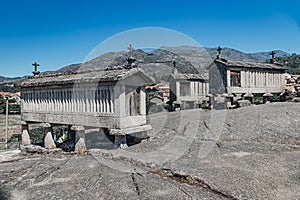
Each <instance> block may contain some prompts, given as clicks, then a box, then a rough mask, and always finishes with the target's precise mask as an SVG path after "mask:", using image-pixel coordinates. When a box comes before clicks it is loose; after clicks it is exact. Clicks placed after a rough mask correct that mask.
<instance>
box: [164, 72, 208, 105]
mask: <svg viewBox="0 0 300 200" xmlns="http://www.w3.org/2000/svg"><path fill="white" fill-rule="evenodd" d="M169 86H170V103H171V104H175V105H174V106H175V107H176V106H177V107H178V108H179V107H180V109H191V108H196V107H198V108H199V104H201V102H202V101H203V100H207V98H206V95H208V94H209V82H208V73H201V74H200V73H197V74H186V73H178V72H177V70H176V69H174V71H173V74H171V76H170V78H169Z"/></svg>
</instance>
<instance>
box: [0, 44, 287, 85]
mask: <svg viewBox="0 0 300 200" xmlns="http://www.w3.org/2000/svg"><path fill="white" fill-rule="evenodd" d="M274 52H275V53H276V56H277V57H282V56H286V55H288V53H286V52H284V51H282V50H276V51H274ZM270 53H271V51H269V52H256V53H244V52H242V51H239V50H236V49H233V48H227V47H224V48H223V49H222V53H221V54H222V57H224V58H225V59H228V60H240V61H250V62H265V61H266V60H267V59H270V57H271V56H270ZM128 56H129V53H128V52H125V51H120V52H108V53H105V54H102V55H100V56H98V57H96V58H94V59H92V60H89V61H87V62H85V63H78V64H71V65H68V66H64V67H62V68H60V69H58V70H56V71H47V72H43V73H53V72H69V71H86V70H98V69H105V68H107V67H111V66H120V65H124V64H126V58H127V57H128ZM133 56H134V57H135V58H136V59H137V61H136V62H137V63H138V64H139V65H140V66H141V67H142V68H143V69H144V70H145V71H146V73H149V74H150V75H151V76H153V77H154V78H155V79H156V80H157V81H166V80H167V77H168V76H169V74H171V73H172V69H173V61H176V68H177V70H178V71H179V72H180V73H197V72H199V71H203V70H204V69H205V67H206V66H208V65H209V64H210V63H211V62H212V61H213V60H214V58H216V56H217V48H211V47H194V46H179V47H165V46H162V47H160V48H158V49H152V50H151V51H143V50H141V49H136V50H134V52H133ZM22 78H23V77H15V78H8V77H1V76H0V83H5V82H15V81H18V80H20V79H22Z"/></svg>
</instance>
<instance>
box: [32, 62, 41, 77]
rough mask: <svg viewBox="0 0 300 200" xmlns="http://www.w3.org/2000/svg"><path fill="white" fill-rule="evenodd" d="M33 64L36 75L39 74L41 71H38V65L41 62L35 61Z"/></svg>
mask: <svg viewBox="0 0 300 200" xmlns="http://www.w3.org/2000/svg"><path fill="white" fill-rule="evenodd" d="M32 66H34V71H33V72H32V73H33V75H34V76H36V75H38V74H39V73H40V72H39V71H38V66H40V64H38V63H37V62H36V61H35V62H34V63H32Z"/></svg>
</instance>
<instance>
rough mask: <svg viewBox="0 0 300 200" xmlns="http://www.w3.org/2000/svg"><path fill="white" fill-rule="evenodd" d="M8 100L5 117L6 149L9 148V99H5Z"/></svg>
mask: <svg viewBox="0 0 300 200" xmlns="http://www.w3.org/2000/svg"><path fill="white" fill-rule="evenodd" d="M5 100H6V116H5V124H6V127H5V148H6V149H7V148H8V97H7V96H6V97H5Z"/></svg>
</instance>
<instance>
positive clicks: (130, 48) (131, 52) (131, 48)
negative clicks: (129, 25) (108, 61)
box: [127, 43, 134, 57]
mask: <svg viewBox="0 0 300 200" xmlns="http://www.w3.org/2000/svg"><path fill="white" fill-rule="evenodd" d="M127 48H128V49H129V55H130V57H132V55H133V50H134V49H133V47H132V44H131V43H130V45H129V47H127Z"/></svg>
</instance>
